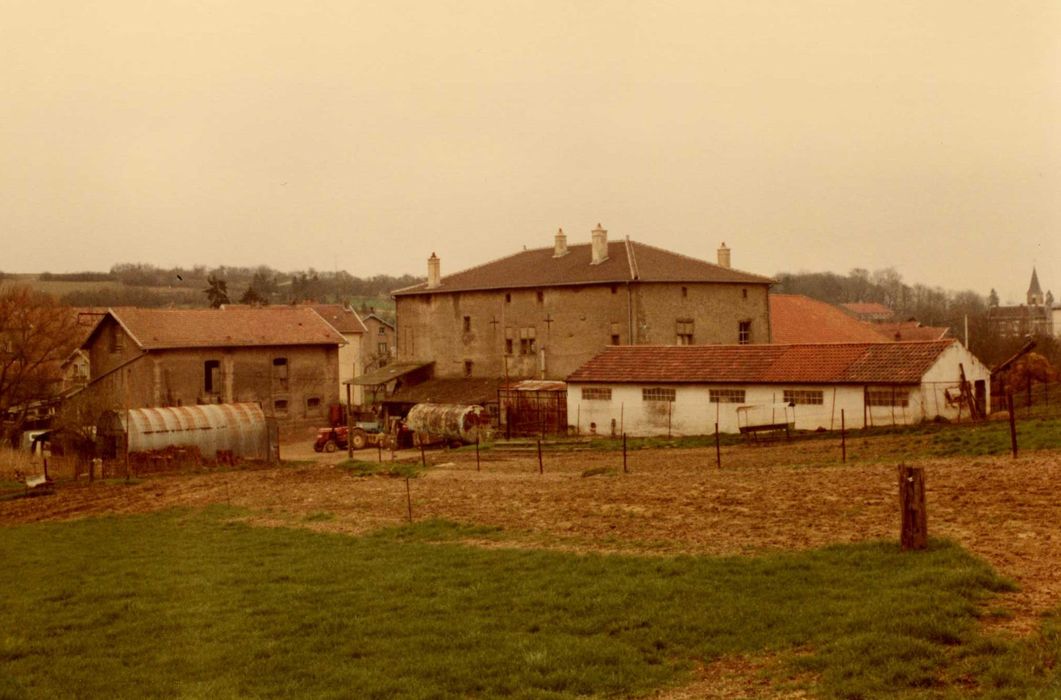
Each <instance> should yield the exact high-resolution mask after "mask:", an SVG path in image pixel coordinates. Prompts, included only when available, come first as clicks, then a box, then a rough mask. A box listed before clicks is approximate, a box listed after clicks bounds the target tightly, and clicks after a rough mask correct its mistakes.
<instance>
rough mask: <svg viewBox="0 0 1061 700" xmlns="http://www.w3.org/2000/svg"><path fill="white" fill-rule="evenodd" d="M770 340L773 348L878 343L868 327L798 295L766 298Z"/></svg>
mask: <svg viewBox="0 0 1061 700" xmlns="http://www.w3.org/2000/svg"><path fill="white" fill-rule="evenodd" d="M770 338H771V341H772V342H773V343H775V344H777V345H792V344H795V343H859V342H864V343H879V342H880V341H881V336H880V333H878V332H877V331H875V330H874V329H873V327H872V326H870V325H868V324H866V323H864V322H862V321H859V320H858V319H857V318H854V317H852V316H850V315H848V314H847V313H844V312H843V311H842V310H840V309H839V308H837V307H836V306H833V305H832V304H829V303H826V302H824V301H819V300H817V299H811V298H810V297H807V296H803V295H802V294H771V295H770Z"/></svg>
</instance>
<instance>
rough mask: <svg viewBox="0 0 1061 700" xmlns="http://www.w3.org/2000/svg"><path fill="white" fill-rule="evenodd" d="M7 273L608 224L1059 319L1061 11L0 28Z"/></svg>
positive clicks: (321, 11)
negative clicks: (886, 272) (1049, 305)
mask: <svg viewBox="0 0 1061 700" xmlns="http://www.w3.org/2000/svg"><path fill="white" fill-rule="evenodd" d="M0 8H2V12H0V227H2V228H0V236H2V238H3V245H2V247H0V270H5V271H15V272H20V271H22V272H30V271H43V270H50V271H53V272H63V271H74V270H82V269H94V270H105V269H108V268H110V266H111V265H112V264H114V263H116V262H147V263H152V264H155V265H159V266H170V265H185V266H190V265H193V264H196V263H202V264H206V265H220V264H227V265H255V264H267V265H270V266H273V267H276V268H279V269H285V270H286V269H299V268H306V267H310V266H312V267H315V268H317V269H320V270H331V269H345V270H347V271H349V272H350V273H352V274H355V275H371V274H376V273H391V274H397V273H404V272H411V273H415V274H425V271H426V262H425V260H426V258H427V257H428V256H429V255H430V254H431V252H432V251H435V252H437V253H438V255H439V256H440V257H441V259H442V269H443V274H446V273H447V272H454V271H456V270H458V269H462V268H465V267H469V266H471V265H475V264H479V263H482V262H485V261H488V260H491V259H494V258H497V257H501V256H504V255H507V254H510V253H512V252H515V251H517V250H520V249H522V247H523V246H525V245H526V246H528V247H539V246H546V245H551V244H552V235H553V233H555V231H556V229H557V227H560V226H562V227H563V228H564V230H565V231H566V232H567V233H568V237H569V241H570V242H572V243H575V242H588V240H589V232H590V230H591V229H592V228H593V227H594V226H595V225H596V224H597V222H598V221H599V222H600V223H602V224H603V225H604V227H605V228H606V229H608V230H609V236H611V237H623V236H630V237H631V238H633V239H635V240H638V241H642V242H645V243H650V244H654V245H658V246H662V247H665V248H669V249H672V250H676V251H679V252H682V253H687V254H690V255H695V256H698V257H703V258H707V259H711V260H713V259H714V256H715V249H716V248H717V247H718V244H719V243H720V242H721V241H725V242H726V243H727V245H729V246H730V247H731V248H732V249H733V263H734V266H735V267H738V268H741V269H746V270H749V271H752V272H758V273H763V274H774V273H777V272H779V271H800V270H806V271H826V270H828V271H835V272H840V273H846V272H847V271H848V270H850V269H851V268H854V267H864V268H868V269H870V270H873V269H877V268H883V267H890V266H892V267H895V268H896V269H897V270H898V271H899V272H900V273H901V274H902V276H903V278H904V279H905V280H906V281H907V282H922V283H926V284H930V285H939V286H942V287H944V288H947V289H953V290H959V289H966V288H972V289H975V290H976V291H978V292H981V293H985V294H986V292H987V291H988V289H989V288H991V287H996V288H997V289H998V291H999V293H1000V294H1001V295H1002V297H1003V299H1004V300H1005V299H1015V300H1016V299H1022V298H1023V295H1024V292H1025V290H1026V289H1027V283H1028V278H1029V275H1030V272H1031V267H1032V265H1037V266H1038V270H1039V278H1040V280H1041V281H1042V283H1043V286H1044V288H1050V289H1052V290H1053V291H1054V294H1055V295H1056V296H1059V297H1061V256H1059V253H1061V244H1059V237H1061V197H1059V195H1061V3H1059V2H1056V1H1055V0H1042V1H1041V2H1010V1H1007V2H970V1H969V0H948V1H937V2H932V1H931V0H929V1H926V0H916V1H911V2H902V1H897V0H880V1H870V0H852V1H850V2H810V1H799V2H789V1H781V0H777V1H775V2H755V1H754V0H751V1H749V0H731V1H725V2H722V1H718V2H711V1H705V0H692V1H690V2H651V3H650V2H636V3H623V2H618V1H616V0H608V1H605V2H571V1H570V0H564V1H563V2H543V1H542V0H533V1H532V2H520V3H516V2H499V1H498V0H489V1H484V2H467V3H460V2H452V1H447V2H427V1H426V0H425V1H424V2H413V3H402V2H395V1H394V0H385V1H383V2H378V3H369V2H353V1H351V0H342V1H339V2H322V1H320V0H315V1H314V2H298V1H296V0H287V1H285V2H275V1H273V0H253V1H252V0H247V1H245V2H194V1H191V0H189V1H185V2H166V1H160V2H154V1H150V0H128V1H126V0H110V1H104V2H92V1H90V0H84V1H81V2H69V1H67V0H63V1H62V2H58V1H55V0H32V1H29V2H20V1H17V0H16V1H14V2H13V1H12V0H0Z"/></svg>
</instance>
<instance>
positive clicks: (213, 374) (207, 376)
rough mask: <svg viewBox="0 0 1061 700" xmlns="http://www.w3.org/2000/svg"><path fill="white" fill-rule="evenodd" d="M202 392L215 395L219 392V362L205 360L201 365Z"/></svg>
mask: <svg viewBox="0 0 1061 700" xmlns="http://www.w3.org/2000/svg"><path fill="white" fill-rule="evenodd" d="M203 391H205V392H206V393H207V394H216V393H218V392H220V391H221V361H220V360H207V361H206V362H204V363H203Z"/></svg>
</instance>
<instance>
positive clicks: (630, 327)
mask: <svg viewBox="0 0 1061 700" xmlns="http://www.w3.org/2000/svg"><path fill="white" fill-rule="evenodd" d="M626 262H627V263H628V264H629V266H630V280H629V281H627V283H626V325H627V329H626V332H627V336H628V337H629V338H630V345H638V344H639V340H640V339H639V338H637V337H635V335H634V290H633V286H632V285H633V283H634V282H636V281H637V280H638V279H640V277H641V273H640V272H639V271H638V269H637V258H636V257H634V247H633V245H631V243H630V236H627V237H626Z"/></svg>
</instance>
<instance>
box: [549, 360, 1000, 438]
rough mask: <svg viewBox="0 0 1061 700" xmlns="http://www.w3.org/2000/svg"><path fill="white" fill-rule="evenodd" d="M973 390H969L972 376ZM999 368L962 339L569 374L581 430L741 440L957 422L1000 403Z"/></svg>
mask: <svg viewBox="0 0 1061 700" xmlns="http://www.w3.org/2000/svg"><path fill="white" fill-rule="evenodd" d="M963 372H964V377H965V380H966V384H965V386H964V391H963V385H962V381H961V379H962V376H963ZM989 383H990V371H989V370H988V369H987V368H986V367H985V366H984V365H983V364H982V363H981V362H980V361H979V360H978V359H977V358H976V357H975V356H974V355H973V354H972V353H970V352H969V351H968V350H966V349H965V347H963V346H962V345H961V344H960V343H959V342H957V341H956V340H953V339H949V340H938V341H920V342H899V343H895V342H892V343H889V342H877V343H820V344H804V345H746V346H740V345H706V346H694V347H661V346H630V347H611V348H608V349H607V350H605V351H604V352H602V353H600V354H599V355H597V356H596V357H594V358H593V359H592V360H590V361H589V362H588V363H586V364H585V365H583V366H582V367H580V368H579V369H578V370H576V371H575V372H574V373H573V374H571V375H570V376H569V377H568V392H567V402H568V405H567V415H568V421H569V422H572V423H573V424H576V425H575V427H576V428H577V429H578V430H579V431H581V432H593V431H596V432H598V433H611V432H616V433H618V432H623V431H625V432H627V433H629V434H632V435H666V434H668V433H669V434H672V435H702V434H708V433H712V432H714V429H715V423H716V422H717V423H718V426H719V430H720V431H721V432H729V433H735V432H738V431H739V430H740V428H741V427H742V426H749V425H759V424H763V423H781V424H784V423H787V424H790V427H792V428H794V429H798V430H816V429H818V428H824V429H829V430H831V429H839V428H840V421H841V411H843V414H844V420H845V423H846V425H847V427H855V428H858V427H863V426H875V425H901V424H912V423H917V422H919V421H924V420H931V419H933V418H935V417H936V416H942V417H944V418H947V419H950V420H954V419H956V418H958V417H959V416H968V415H969V414H970V411H971V410H974V405H975V409H978V410H979V411H980V413H981V414H982V413H983V411H984V409H985V408H986V407H987V406H988V405H990V404H989V396H988V392H989Z"/></svg>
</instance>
